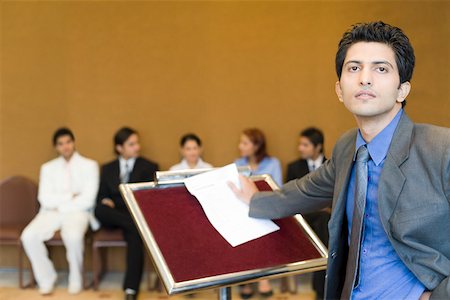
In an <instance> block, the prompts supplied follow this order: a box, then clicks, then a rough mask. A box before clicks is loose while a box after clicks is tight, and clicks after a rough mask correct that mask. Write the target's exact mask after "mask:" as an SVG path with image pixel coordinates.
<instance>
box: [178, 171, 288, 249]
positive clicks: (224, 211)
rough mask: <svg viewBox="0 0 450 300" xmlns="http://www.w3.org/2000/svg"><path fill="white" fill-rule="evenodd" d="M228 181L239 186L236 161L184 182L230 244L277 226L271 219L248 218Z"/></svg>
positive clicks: (246, 209)
mask: <svg viewBox="0 0 450 300" xmlns="http://www.w3.org/2000/svg"><path fill="white" fill-rule="evenodd" d="M228 182H233V183H234V184H235V185H236V186H238V187H240V182H239V173H238V170H237V167H236V165H235V164H231V165H227V166H225V167H223V168H220V169H217V170H213V171H209V172H206V173H202V174H199V175H196V176H193V177H190V178H188V179H186V180H185V181H184V183H185V186H186V188H187V189H188V191H189V192H190V193H191V194H192V195H194V196H195V197H196V198H197V200H198V201H199V202H200V204H201V206H202V207H203V210H204V211H205V214H206V216H207V217H208V220H209V221H210V222H211V224H212V225H213V226H214V228H215V229H216V230H217V231H218V232H219V233H220V234H221V235H222V236H223V238H225V240H226V241H227V242H228V243H230V244H231V246H233V247H236V246H238V245H241V244H243V243H246V242H248V241H251V240H254V239H257V238H259V237H262V236H264V235H266V234H269V233H272V232H274V231H277V230H279V229H280V227H278V226H277V225H276V224H275V223H274V222H272V221H271V220H263V219H256V218H251V217H249V216H248V213H249V207H248V205H247V204H245V203H244V202H242V201H241V200H239V199H238V198H237V197H236V195H235V194H234V193H233V191H232V190H231V189H230V187H229V186H228V184H227V183H228Z"/></svg>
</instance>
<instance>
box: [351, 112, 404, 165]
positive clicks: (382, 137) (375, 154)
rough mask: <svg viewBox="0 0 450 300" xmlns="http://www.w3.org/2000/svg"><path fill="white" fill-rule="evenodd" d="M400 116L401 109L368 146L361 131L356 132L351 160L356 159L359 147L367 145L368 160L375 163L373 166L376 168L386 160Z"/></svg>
mask: <svg viewBox="0 0 450 300" xmlns="http://www.w3.org/2000/svg"><path fill="white" fill-rule="evenodd" d="M402 114H403V109H400V111H399V112H398V113H397V115H396V116H395V117H394V119H392V121H391V122H390V123H389V124H388V125H387V126H386V127H385V128H384V129H383V130H382V131H381V132H380V133H379V134H377V136H375V137H374V139H373V140H372V141H370V143H368V144H367V143H366V141H365V140H364V138H363V137H362V135H361V131H360V130H358V135H357V136H356V147H355V155H354V156H353V160H355V159H356V152H357V151H358V149H359V147H361V146H363V145H367V150H369V154H370V158H371V159H372V161H373V162H374V163H375V165H376V166H378V165H379V164H380V163H381V162H382V161H383V160H384V159H385V158H386V155H387V153H388V150H389V146H390V144H391V141H392V137H393V136H394V132H395V129H396V128H397V125H398V122H399V121H400V117H401V116H402Z"/></svg>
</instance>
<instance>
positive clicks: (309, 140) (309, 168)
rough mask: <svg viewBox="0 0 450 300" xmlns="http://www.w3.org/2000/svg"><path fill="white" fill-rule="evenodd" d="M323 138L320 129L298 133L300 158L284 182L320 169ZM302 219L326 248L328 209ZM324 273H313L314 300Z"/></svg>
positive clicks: (319, 293) (320, 293)
mask: <svg viewBox="0 0 450 300" xmlns="http://www.w3.org/2000/svg"><path fill="white" fill-rule="evenodd" d="M323 145H324V136H323V133H322V131H321V130H320V129H317V128H314V127H310V128H306V129H305V130H303V131H302V132H301V133H300V136H299V139H298V152H299V154H300V158H299V159H298V160H296V161H294V162H291V163H290V164H289V165H288V168H287V176H286V181H290V180H294V179H297V178H301V177H303V176H305V175H306V174H308V173H310V172H313V171H315V170H317V169H318V168H320V166H322V164H323V163H324V162H325V161H326V158H325V155H324V147H323ZM303 217H304V218H305V220H306V221H307V222H308V224H309V225H310V226H311V228H312V229H313V230H314V232H315V233H316V234H317V236H318V237H319V238H320V240H321V241H322V243H323V244H324V245H325V246H327V247H328V221H329V220H330V209H329V208H327V209H325V210H321V211H318V212H313V213H309V214H304V215H303ZM325 273H326V271H318V272H314V273H313V277H312V281H313V282H312V284H313V289H314V291H315V292H316V299H323V297H324V288H325Z"/></svg>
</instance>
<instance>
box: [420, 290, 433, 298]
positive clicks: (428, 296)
mask: <svg viewBox="0 0 450 300" xmlns="http://www.w3.org/2000/svg"><path fill="white" fill-rule="evenodd" d="M430 297H431V292H428V291H425V292H424V293H423V294H422V295H420V298H419V300H429V299H430Z"/></svg>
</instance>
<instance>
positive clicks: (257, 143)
mask: <svg viewBox="0 0 450 300" xmlns="http://www.w3.org/2000/svg"><path fill="white" fill-rule="evenodd" d="M238 148H239V151H240V153H241V158H239V159H237V160H236V161H235V162H234V163H235V164H236V165H237V166H238V167H242V166H250V169H251V170H252V174H254V175H259V174H269V175H271V176H272V178H273V180H275V182H276V183H277V184H278V185H279V186H281V185H282V184H283V180H282V178H281V165H280V161H279V160H278V159H277V158H276V157H273V156H269V155H268V154H267V150H266V137H265V136H264V133H263V132H262V131H261V130H259V129H257V128H250V129H246V130H244V131H243V132H242V134H241V138H240V140H239V146H238Z"/></svg>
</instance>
